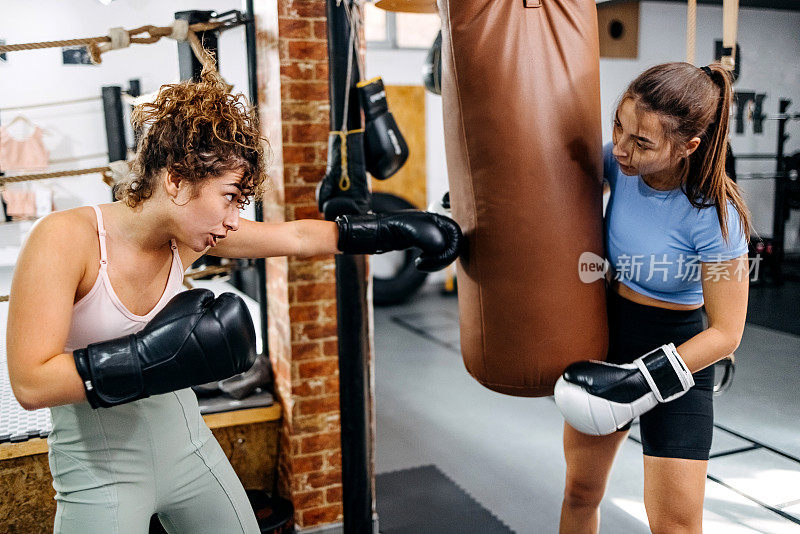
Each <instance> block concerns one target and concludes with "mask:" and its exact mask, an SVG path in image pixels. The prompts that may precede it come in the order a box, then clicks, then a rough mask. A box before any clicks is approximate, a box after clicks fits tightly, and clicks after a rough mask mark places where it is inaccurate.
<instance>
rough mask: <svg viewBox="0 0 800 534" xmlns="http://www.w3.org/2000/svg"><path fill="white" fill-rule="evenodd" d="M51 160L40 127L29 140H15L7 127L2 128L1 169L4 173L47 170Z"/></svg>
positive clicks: (0, 146) (0, 130) (0, 134)
mask: <svg viewBox="0 0 800 534" xmlns="http://www.w3.org/2000/svg"><path fill="white" fill-rule="evenodd" d="M49 159H50V154H49V153H48V151H47V148H45V146H44V142H43V141H42V130H41V128H39V127H38V126H37V127H36V128H35V129H34V130H33V134H31V136H30V137H28V138H27V139H14V138H13V137H11V135H10V134H9V133H8V129H7V128H6V127H0V169H2V170H3V171H41V170H45V169H47V166H48V164H49V163H48V162H49Z"/></svg>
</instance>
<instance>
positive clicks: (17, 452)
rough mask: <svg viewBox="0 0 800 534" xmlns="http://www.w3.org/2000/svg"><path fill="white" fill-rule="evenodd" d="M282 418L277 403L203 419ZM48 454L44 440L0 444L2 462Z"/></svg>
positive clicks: (213, 424)
mask: <svg viewBox="0 0 800 534" xmlns="http://www.w3.org/2000/svg"><path fill="white" fill-rule="evenodd" d="M280 418H281V406H280V405H279V404H277V403H276V404H273V405H272V406H267V407H263V408H248V409H245V410H233V411H230V412H221V413H210V414H208V415H204V416H203V419H204V420H205V422H206V424H207V425H208V428H210V429H214V428H223V427H228V426H237V425H249V424H253V423H266V422H270V421H277V420H278V419H280ZM46 452H47V440H46V439H42V438H33V439H29V440H28V441H23V442H21V443H3V444H0V461H3V460H8V459H9V458H19V457H20V456H31V455H34V454H42V453H46Z"/></svg>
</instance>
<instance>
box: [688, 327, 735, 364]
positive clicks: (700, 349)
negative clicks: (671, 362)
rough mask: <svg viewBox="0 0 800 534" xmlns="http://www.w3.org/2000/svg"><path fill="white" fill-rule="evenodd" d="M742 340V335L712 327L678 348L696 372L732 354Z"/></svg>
mask: <svg viewBox="0 0 800 534" xmlns="http://www.w3.org/2000/svg"><path fill="white" fill-rule="evenodd" d="M740 340H741V336H737V335H735V334H732V333H727V332H724V331H722V330H719V329H717V328H714V327H711V328H708V329H707V330H704V331H702V332H700V333H699V334H697V335H696V336H694V337H693V338H691V339H689V340H688V341H686V343H683V344H681V345H680V346H679V347H677V349H678V354H680V355H681V358H683V361H684V362H685V363H686V365H687V367H689V370H690V371H691V372H693V373H696V372H697V371H700V370H701V369H705V368H706V367H708V366H709V365H712V364H714V363H716V362H718V361H719V360H721V359H722V358H725V357H726V356H730V355H731V354H732V353H733V351H734V350H736V348H737V347H738V346H739V341H740Z"/></svg>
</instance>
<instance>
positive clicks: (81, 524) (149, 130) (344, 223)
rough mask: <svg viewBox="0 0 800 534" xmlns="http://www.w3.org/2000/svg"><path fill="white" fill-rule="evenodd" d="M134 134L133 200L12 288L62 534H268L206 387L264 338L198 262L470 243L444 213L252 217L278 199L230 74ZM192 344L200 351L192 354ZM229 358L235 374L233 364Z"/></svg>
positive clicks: (77, 213)
mask: <svg viewBox="0 0 800 534" xmlns="http://www.w3.org/2000/svg"><path fill="white" fill-rule="evenodd" d="M134 123H135V124H136V125H137V126H143V127H144V128H145V129H146V130H145V134H144V136H143V138H142V139H141V141H140V143H139V146H138V151H137V156H136V164H135V168H134V172H133V173H132V177H131V179H130V180H129V181H128V182H126V183H121V184H119V186H118V187H117V188H116V190H115V195H116V198H117V202H113V203H109V204H102V205H100V206H92V207H81V208H76V209H72V210H67V211H63V212H58V213H54V214H51V215H48V216H47V217H45V218H43V219H41V220H40V221H39V222H38V223H37V224H36V225H35V227H34V228H33V230H32V231H31V234H30V236H29V238H28V240H27V242H26V244H25V246H24V248H23V250H22V253H21V255H20V258H19V260H18V263H17V268H16V270H15V273H14V279H13V282H12V288H11V296H10V311H9V319H8V336H7V345H8V366H9V372H10V378H11V385H12V388H13V390H14V394H15V395H16V397H17V400H18V401H19V402H20V404H21V405H22V406H23V407H24V408H26V409H29V410H33V409H40V408H45V407H49V408H50V409H51V414H52V422H53V429H52V432H51V434H50V436H49V437H48V445H49V455H50V468H51V472H52V475H53V485H54V487H55V489H56V500H57V511H56V518H55V532H56V533H61V534H65V533H78V532H80V533H81V534H92V533H104V534H105V533H109V532H117V533H133V532H135V533H145V532H147V530H148V525H149V522H150V518H151V516H152V515H153V514H154V513H158V516H159V519H160V520H161V522H162V524H163V525H164V526H165V528H166V529H167V531H169V532H186V533H193V534H196V533H213V534H219V533H222V532H224V533H233V532H246V533H257V532H259V528H258V525H257V523H256V518H255V516H254V513H253V511H252V508H251V507H250V504H249V502H248V500H247V497H246V494H245V492H244V489H243V488H242V485H241V483H240V481H239V480H238V478H237V477H236V474H235V473H234V471H233V469H232V467H231V465H230V463H229V462H228V460H227V458H226V456H225V454H224V453H223V451H222V449H221V448H220V446H219V444H218V443H217V441H216V440H215V439H214V437H213V435H212V434H211V432H210V430H209V429H208V427H207V426H206V424H205V423H204V421H203V418H202V417H201V415H200V411H199V408H198V405H197V399H196V397H195V395H194V393H193V392H192V390H191V388H190V387H189V386H191V385H195V384H198V383H202V382H203V381H209V380H210V379H212V378H215V379H221V378H224V377H225V376H230V375H231V374H235V372H239V369H238V368H240V367H241V366H242V365H243V364H245V363H247V362H248V360H249V356H248V354H247V353H248V352H252V351H253V350H254V349H252V348H251V345H252V344H251V343H249V341H251V340H252V337H253V335H252V325H251V324H250V323H249V321H250V318H249V316H247V314H246V312H244V313H243V312H241V309H239V310H238V311H237V308H236V306H233V305H231V304H230V303H228V304H224V303H221V302H220V301H221V299H222V296H221V297H219V298H217V299H214V298H213V295H211V296H209V295H203V294H200V296H199V297H194V296H191V295H190V296H187V295H189V294H190V293H192V294H195V295H196V294H197V293H196V292H197V291H200V290H194V291H191V292H181V286H182V282H183V271H184V266H186V265H191V264H192V263H193V262H194V261H195V260H197V259H198V258H199V257H200V256H202V255H203V254H205V253H209V254H213V255H215V256H221V257H234V258H246V257H267V256H282V255H289V254H293V255H298V256H313V255H318V254H333V253H336V252H345V253H360V254H364V253H375V252H377V251H386V250H395V249H402V248H407V247H409V246H420V247H421V248H423V250H426V251H427V253H424V254H423V257H424V258H425V259H424V263H426V264H427V266H428V267H429V268H437V267H443V266H444V265H446V264H447V263H449V262H450V261H452V260H453V259H455V258H454V256H455V255H456V254H457V249H458V240H459V238H460V232H459V230H458V227H457V226H456V225H455V223H453V222H452V221H450V220H448V219H446V218H444V217H440V216H438V215H434V214H430V213H426V212H412V213H402V214H397V215H391V216H384V217H378V216H370V215H365V216H345V217H340V218H339V219H337V221H336V222H326V221H320V220H304V221H294V222H287V223H274V224H270V223H259V222H254V221H248V220H244V219H240V218H239V209H240V208H241V207H242V205H243V204H244V203H246V202H247V200H248V198H249V197H250V196H252V195H254V194H259V193H260V192H261V191H262V190H263V188H264V187H263V186H264V183H265V180H266V177H265V172H264V163H263V149H262V141H263V139H262V138H261V137H260V135H259V125H258V122H257V116H256V115H255V113H254V112H253V110H252V109H250V108H249V107H248V106H247V105H246V104H245V103H244V102H243V100H242V98H241V95H240V96H239V97H236V96H233V95H231V94H229V93H228V92H227V91H226V88H225V86H224V84H223V83H222V82H221V80H220V79H219V78H218V77H217V76H216V75H215V74H213V72H207V73H204V75H203V79H202V80H201V81H200V82H198V83H190V82H184V83H180V84H175V85H166V86H164V87H162V89H161V91H160V92H159V95H158V97H157V99H156V100H155V101H154V102H153V103H152V104H144V105H143V106H141V107H139V108H137V109H136V110H135V112H134ZM179 293H180V294H179ZM225 306H227V307H225ZM209 314H212V315H213V317H211V318H209ZM198 318H199V319H198ZM203 321H205V323H203ZM244 322H247V325H244V324H243V323H244ZM237 323H238V324H237ZM201 324H202V325H205V326H202V327H201V326H198V325H201ZM204 329H205V331H201V330H204ZM187 332H188V333H189V334H187ZM209 332H211V333H209ZM242 332H243V333H242ZM178 334H180V336H179V335H178ZM181 336H183V337H181ZM176 338H180V339H189V338H191V342H188V341H187V342H186V343H182V344H180V346H176V345H178V344H177V343H175V339H176ZM231 339H235V340H236V341H237V343H238V344H239V347H240V349H237V348H236V347H234V348H233V349H232V348H231ZM220 340H224V341H225V342H222V341H220ZM220 352H222V353H227V356H229V357H230V358H229V359H232V360H234V364H233V365H231V364H230V362H226V363H225V364H224V365H223V364H220V362H219V361H215V359H216V360H220V359H221V357H220V355H219V353H220ZM249 363H252V360H249Z"/></svg>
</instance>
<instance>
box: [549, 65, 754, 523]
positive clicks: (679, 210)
mask: <svg viewBox="0 0 800 534" xmlns="http://www.w3.org/2000/svg"><path fill="white" fill-rule="evenodd" d="M731 97H732V95H731V82H730V78H729V74H728V72H727V71H726V70H724V69H723V67H722V66H721V65H720V64H719V63H714V64H712V65H709V66H707V67H702V68H697V67H694V66H692V65H690V64H688V63H667V64H663V65H658V66H655V67H653V68H651V69H649V70H647V71H645V72H644V73H642V74H641V75H640V76H639V77H638V78H636V79H635V80H634V81H633V82H632V83H631V85H630V86H629V87H628V89H627V90H626V91H625V93H624V94H623V95H622V97H621V98H620V101H619V104H618V105H617V108H616V110H615V113H614V129H613V137H612V143H610V144H609V145H607V146H606V147H605V150H604V177H605V181H606V182H607V187H608V188H609V189H610V198H609V203H608V206H607V210H606V216H605V236H606V255H607V260H608V265H609V270H608V272H607V281H608V307H607V311H608V323H609V340H610V341H609V352H608V358H607V362H594V361H584V362H578V363H575V364H572V365H570V366H569V367H567V369H566V370H565V371H564V374H563V376H562V377H561V378H560V379H559V381H558V383H557V384H556V390H555V399H556V404H557V405H558V407H559V409H560V410H561V412H562V414H563V415H564V418H565V420H566V424H565V425H564V454H565V458H566V464H567V470H566V485H565V486H566V487H565V492H564V502H563V506H562V511H561V532H564V533H566V532H597V531H598V529H599V505H600V501H601V500H602V498H603V494H604V492H605V488H606V483H607V481H608V475H609V472H610V470H611V465H612V463H613V461H614V457H615V455H616V453H617V451H618V450H619V447H620V445H621V444H622V442H623V441H624V439H625V438H626V436H627V435H628V431H629V429H630V424H631V422H632V421H633V420H634V419H635V418H636V417H639V419H640V428H641V442H642V449H643V453H644V505H645V509H646V510H647V517H648V520H649V523H650V528H651V530H652V531H653V532H656V533H658V532H669V533H670V534H676V533H683V532H701V530H702V517H703V496H704V490H705V479H706V468H707V464H708V456H709V450H710V448H711V437H712V431H713V423H714V415H713V385H714V367H713V364H714V363H715V362H716V361H718V360H720V359H722V358H725V357H726V356H728V355H730V354H731V353H732V352H733V351H734V350H735V349H736V348H737V347H738V345H739V342H740V340H741V337H742V332H743V330H744V324H745V316H746V312H747V296H748V287H749V279H750V270H749V262H748V259H747V242H748V239H749V235H750V215H749V213H748V210H747V207H746V206H745V203H744V201H743V199H742V196H741V194H740V191H739V189H738V187H737V186H736V183H734V182H733V181H732V180H731V179H730V178H729V177H728V176H727V175H726V174H725V156H726V151H727V138H728V115H729V108H730V104H731Z"/></svg>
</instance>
